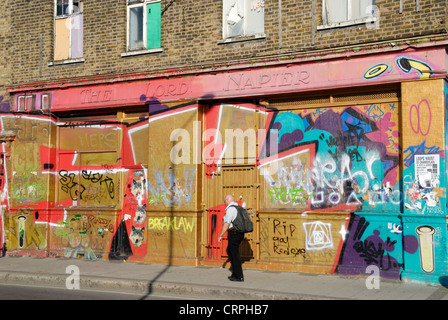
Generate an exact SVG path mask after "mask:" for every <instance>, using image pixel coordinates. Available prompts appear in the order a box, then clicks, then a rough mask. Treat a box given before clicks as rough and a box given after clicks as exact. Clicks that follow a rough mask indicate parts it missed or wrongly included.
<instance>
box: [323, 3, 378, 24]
mask: <svg viewBox="0 0 448 320" xmlns="http://www.w3.org/2000/svg"><path fill="white" fill-rule="evenodd" d="M322 1H323V3H322V15H323V17H322V20H323V24H324V26H335V27H337V26H344V25H351V24H357V23H365V22H367V21H373V20H372V19H373V16H374V0H322Z"/></svg>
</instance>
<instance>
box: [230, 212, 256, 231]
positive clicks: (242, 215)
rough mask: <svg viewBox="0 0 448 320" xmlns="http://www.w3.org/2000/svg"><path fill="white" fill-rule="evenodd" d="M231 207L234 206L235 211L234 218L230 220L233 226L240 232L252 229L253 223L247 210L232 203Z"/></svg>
mask: <svg viewBox="0 0 448 320" xmlns="http://www.w3.org/2000/svg"><path fill="white" fill-rule="evenodd" d="M232 207H235V208H236V211H237V215H236V218H235V219H234V220H233V221H232V224H233V228H234V229H235V230H236V231H238V232H242V233H247V232H252V231H253V230H254V224H253V223H252V221H251V220H250V216H249V213H248V212H247V210H246V209H244V208H243V207H241V206H238V205H237V206H235V205H233V206H232Z"/></svg>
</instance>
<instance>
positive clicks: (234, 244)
mask: <svg viewBox="0 0 448 320" xmlns="http://www.w3.org/2000/svg"><path fill="white" fill-rule="evenodd" d="M227 239H228V241H229V242H228V244H227V254H228V255H229V259H230V263H231V264H232V270H233V271H232V276H233V277H235V278H243V268H242V266H241V260H240V244H241V241H243V239H244V233H241V232H237V231H235V230H229V231H228V232H227Z"/></svg>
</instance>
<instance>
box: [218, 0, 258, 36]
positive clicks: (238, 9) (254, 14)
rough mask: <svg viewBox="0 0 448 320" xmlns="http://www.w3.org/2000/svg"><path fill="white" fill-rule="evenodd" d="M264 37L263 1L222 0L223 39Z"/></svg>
mask: <svg viewBox="0 0 448 320" xmlns="http://www.w3.org/2000/svg"><path fill="white" fill-rule="evenodd" d="M255 35H264V0H224V1H223V38H224V39H227V38H234V37H245V36H255Z"/></svg>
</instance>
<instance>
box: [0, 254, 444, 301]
mask: <svg viewBox="0 0 448 320" xmlns="http://www.w3.org/2000/svg"><path fill="white" fill-rule="evenodd" d="M69 266H75V267H74V269H73V267H72V269H70V268H68V267H69ZM71 270H76V271H75V272H74V271H71ZM78 271H79V273H77V272H78ZM76 274H79V280H80V281H79V287H80V289H87V288H95V289H107V290H117V291H118V290H128V291H129V290H130V291H136V292H141V293H142V294H144V295H146V296H148V295H151V294H154V295H156V294H163V295H176V296H181V297H187V298H188V299H190V298H191V297H196V298H198V299H212V300H340V299H342V300H448V286H444V285H434V284H421V283H405V282H401V281H399V280H386V279H382V278H381V279H380V282H379V288H371V289H369V288H368V286H367V285H366V283H367V282H369V283H372V282H371V281H368V278H367V277H354V276H353V277H350V276H340V275H334V274H331V275H327V274H304V273H296V272H281V271H266V270H256V269H252V268H250V269H244V276H245V281H244V282H232V281H229V280H228V278H227V277H228V276H230V272H229V270H228V269H227V268H220V267H209V266H197V267H195V266H177V265H163V264H146V263H137V262H124V261H107V260H82V259H66V258H51V257H49V258H34V257H24V256H5V257H2V258H0V283H16V282H19V283H23V282H25V283H27V284H34V285H42V286H59V287H65V286H66V281H67V279H68V278H69V277H71V278H73V276H74V275H76ZM70 283H71V284H73V283H74V282H70Z"/></svg>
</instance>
